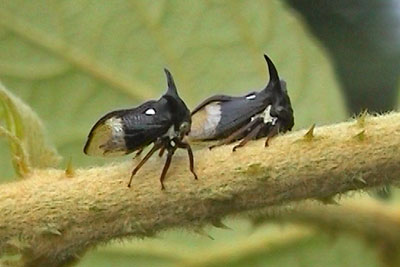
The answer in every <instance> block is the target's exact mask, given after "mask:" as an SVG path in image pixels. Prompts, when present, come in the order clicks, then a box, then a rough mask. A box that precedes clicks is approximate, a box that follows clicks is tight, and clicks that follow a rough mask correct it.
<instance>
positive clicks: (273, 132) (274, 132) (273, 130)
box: [265, 122, 280, 147]
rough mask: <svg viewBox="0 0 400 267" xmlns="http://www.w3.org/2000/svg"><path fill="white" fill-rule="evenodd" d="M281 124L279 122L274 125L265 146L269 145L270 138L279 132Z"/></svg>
mask: <svg viewBox="0 0 400 267" xmlns="http://www.w3.org/2000/svg"><path fill="white" fill-rule="evenodd" d="M279 128H280V124H279V122H278V123H277V124H275V125H274V127H272V130H271V131H270V132H269V134H268V135H267V139H266V140H265V147H267V146H268V142H269V140H270V139H271V138H272V137H274V136H275V135H277V134H278V133H279Z"/></svg>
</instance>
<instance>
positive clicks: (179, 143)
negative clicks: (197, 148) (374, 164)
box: [174, 138, 197, 180]
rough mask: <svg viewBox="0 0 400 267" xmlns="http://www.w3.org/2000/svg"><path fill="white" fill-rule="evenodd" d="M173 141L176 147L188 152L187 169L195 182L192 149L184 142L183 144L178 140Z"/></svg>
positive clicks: (195, 175)
mask: <svg viewBox="0 0 400 267" xmlns="http://www.w3.org/2000/svg"><path fill="white" fill-rule="evenodd" d="M174 141H175V143H176V145H177V146H178V147H179V148H184V149H186V150H187V152H188V157H189V169H190V172H191V173H192V174H193V176H194V179H196V180H197V174H196V172H195V171H194V157H193V151H192V147H191V146H190V145H189V144H188V143H186V142H184V141H181V140H180V139H177V138H175V140H174Z"/></svg>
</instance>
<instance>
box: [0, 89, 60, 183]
mask: <svg viewBox="0 0 400 267" xmlns="http://www.w3.org/2000/svg"><path fill="white" fill-rule="evenodd" d="M0 108H2V109H1V111H2V112H1V116H0V121H1V120H4V122H5V125H4V126H2V125H1V124H0V136H4V137H6V138H7V139H8V141H9V143H10V148H11V152H12V156H11V158H12V161H13V164H14V168H15V170H16V172H17V173H18V174H19V175H21V176H24V175H26V174H27V173H28V172H29V169H30V168H32V167H36V168H46V167H54V166H56V165H57V164H58V163H59V161H60V160H61V158H60V156H59V155H58V154H57V152H56V150H55V148H54V147H53V146H51V145H49V144H48V140H46V139H47V138H46V135H45V134H44V127H43V125H42V122H41V121H40V119H39V117H38V116H37V115H36V114H35V113H34V112H33V111H32V110H31V109H30V108H29V107H28V106H27V105H25V104H24V103H23V102H22V101H21V100H20V99H18V98H17V97H15V96H13V95H12V94H11V93H10V92H9V91H8V90H7V89H6V88H5V87H4V86H3V85H2V84H1V83H0Z"/></svg>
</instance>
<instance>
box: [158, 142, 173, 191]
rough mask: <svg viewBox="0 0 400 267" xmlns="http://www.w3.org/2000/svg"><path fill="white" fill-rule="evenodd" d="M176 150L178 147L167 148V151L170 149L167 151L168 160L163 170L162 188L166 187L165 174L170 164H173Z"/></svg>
mask: <svg viewBox="0 0 400 267" xmlns="http://www.w3.org/2000/svg"><path fill="white" fill-rule="evenodd" d="M175 150H176V148H168V149H167V151H168V152H167V160H166V161H165V164H164V168H163V170H162V173H161V177H160V182H161V190H164V189H165V186H164V179H165V176H166V175H167V171H168V169H169V166H170V165H171V160H172V156H173V155H174V153H175Z"/></svg>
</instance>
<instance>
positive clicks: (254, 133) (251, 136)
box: [232, 122, 264, 152]
mask: <svg viewBox="0 0 400 267" xmlns="http://www.w3.org/2000/svg"><path fill="white" fill-rule="evenodd" d="M263 126H264V125H263V123H262V122H261V123H260V124H258V125H257V126H256V127H255V128H254V129H253V130H251V132H250V133H249V134H248V135H246V136H245V137H244V138H243V140H242V141H241V142H240V143H239V144H238V145H236V146H234V147H233V149H232V151H233V152H235V151H236V149H237V148H239V147H242V146H244V145H245V144H247V142H249V141H250V140H252V139H254V138H255V137H256V136H257V134H258V133H259V132H260V130H261V128H262V127H263Z"/></svg>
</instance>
